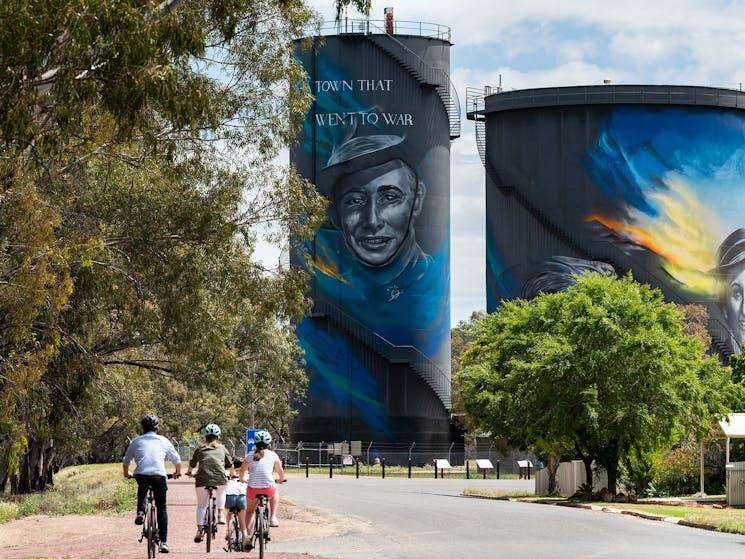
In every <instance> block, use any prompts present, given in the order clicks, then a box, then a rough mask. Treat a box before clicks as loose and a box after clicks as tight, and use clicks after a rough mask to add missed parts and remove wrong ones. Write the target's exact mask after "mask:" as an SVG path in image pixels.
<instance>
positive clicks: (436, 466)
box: [435, 460, 437, 479]
mask: <svg viewBox="0 0 745 559" xmlns="http://www.w3.org/2000/svg"><path fill="white" fill-rule="evenodd" d="M435 479H437V460H435Z"/></svg>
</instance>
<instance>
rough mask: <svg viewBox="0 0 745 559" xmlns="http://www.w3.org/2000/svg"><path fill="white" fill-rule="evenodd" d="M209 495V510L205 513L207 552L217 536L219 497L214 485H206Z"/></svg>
mask: <svg viewBox="0 0 745 559" xmlns="http://www.w3.org/2000/svg"><path fill="white" fill-rule="evenodd" d="M205 489H206V490H207V491H208V493H209V495H208V497H207V510H206V511H205V513H204V538H205V540H206V542H207V553H209V552H210V549H211V547H212V540H214V539H215V537H216V536H217V497H215V489H217V487H215V486H214V485H208V486H207V487H205Z"/></svg>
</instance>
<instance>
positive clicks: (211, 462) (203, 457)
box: [186, 423, 234, 543]
mask: <svg viewBox="0 0 745 559" xmlns="http://www.w3.org/2000/svg"><path fill="white" fill-rule="evenodd" d="M204 439H205V442H203V443H202V444H201V446H200V447H199V448H197V449H196V451H194V455H193V456H192V457H191V460H189V469H188V470H187V471H186V475H187V476H191V475H192V470H193V469H194V468H196V467H197V466H198V467H199V469H198V470H197V473H196V475H194V480H195V482H196V492H197V534H196V536H194V542H195V543H199V542H201V541H202V538H203V537H204V526H203V523H204V516H205V513H206V512H207V500H208V499H209V492H208V491H207V489H206V488H207V487H208V486H214V487H217V489H216V490H215V497H216V499H217V523H218V524H225V485H226V484H227V483H228V476H227V475H226V473H225V469H226V468H230V470H231V473H234V472H233V460H232V458H231V457H230V453H229V452H228V449H227V448H225V447H224V446H223V445H222V444H220V427H219V426H217V425H215V424H214V423H210V424H209V425H207V427H205V428H204Z"/></svg>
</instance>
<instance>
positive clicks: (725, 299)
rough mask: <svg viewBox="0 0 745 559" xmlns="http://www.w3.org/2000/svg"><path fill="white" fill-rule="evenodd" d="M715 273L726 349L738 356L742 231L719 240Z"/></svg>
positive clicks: (742, 319)
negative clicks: (724, 328)
mask: <svg viewBox="0 0 745 559" xmlns="http://www.w3.org/2000/svg"><path fill="white" fill-rule="evenodd" d="M715 273H716V275H717V278H718V280H719V282H720V291H719V298H718V301H719V302H718V305H719V309H720V311H721V312H722V316H723V317H724V321H725V323H726V326H727V329H728V330H729V334H730V340H729V345H730V346H731V347H729V348H728V349H729V350H731V351H732V352H733V353H735V354H739V353H740V346H741V345H742V341H743V339H745V308H744V307H743V305H744V304H745V303H744V302H743V300H744V299H745V229H742V228H740V229H736V230H735V231H733V232H732V233H730V234H729V235H728V236H727V238H726V239H724V241H722V244H721V245H720V246H719V250H717V267H716V268H715Z"/></svg>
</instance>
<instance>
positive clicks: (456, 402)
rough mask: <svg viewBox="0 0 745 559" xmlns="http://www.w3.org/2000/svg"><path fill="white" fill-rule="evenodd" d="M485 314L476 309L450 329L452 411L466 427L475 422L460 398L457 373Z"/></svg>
mask: <svg viewBox="0 0 745 559" xmlns="http://www.w3.org/2000/svg"><path fill="white" fill-rule="evenodd" d="M485 316H486V313H485V312H484V311H474V312H472V313H471V316H470V317H469V318H468V320H461V321H459V322H458V324H457V325H456V326H455V328H453V329H451V330H450V370H451V374H452V379H453V386H452V390H451V393H452V413H453V415H454V417H455V418H456V420H457V421H458V422H459V423H460V424H461V425H463V427H465V428H466V429H468V428H469V426H470V425H472V424H473V422H472V421H470V419H469V417H468V414H467V413H466V411H465V408H464V407H463V402H462V400H461V398H460V387H459V386H458V379H459V378H460V377H458V376H457V373H458V371H460V370H461V368H462V364H461V360H462V357H463V353H464V352H465V351H466V349H468V346H469V345H470V344H471V343H472V342H473V341H474V339H475V338H476V332H477V330H476V326H477V325H478V323H479V322H480V321H481V320H483V319H484V317H485Z"/></svg>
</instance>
